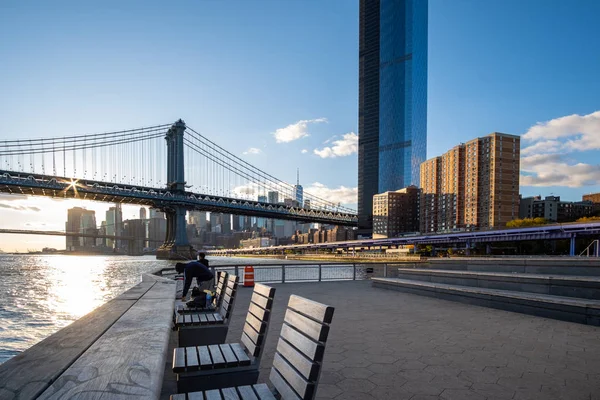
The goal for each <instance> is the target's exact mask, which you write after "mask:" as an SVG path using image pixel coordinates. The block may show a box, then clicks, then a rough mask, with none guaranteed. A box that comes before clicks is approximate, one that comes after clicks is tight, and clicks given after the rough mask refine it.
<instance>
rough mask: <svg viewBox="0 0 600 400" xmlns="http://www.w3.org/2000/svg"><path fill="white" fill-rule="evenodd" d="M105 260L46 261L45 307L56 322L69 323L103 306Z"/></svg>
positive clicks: (56, 259) (93, 258)
mask: <svg viewBox="0 0 600 400" xmlns="http://www.w3.org/2000/svg"><path fill="white" fill-rule="evenodd" d="M105 269H106V262H105V260H104V257H77V256H68V257H53V258H49V259H48V275H49V276H48V297H47V300H46V306H47V308H48V311H49V312H50V315H54V316H55V317H57V319H63V318H66V319H68V320H72V319H73V318H79V317H82V316H83V315H85V314H87V313H89V312H90V311H92V310H93V309H95V308H97V307H98V306H100V305H101V304H102V303H104V302H105V301H104V296H103V292H105V290H104V289H105V286H106V280H105V279H103V275H104V273H105Z"/></svg>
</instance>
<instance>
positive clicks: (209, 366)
mask: <svg viewBox="0 0 600 400" xmlns="http://www.w3.org/2000/svg"><path fill="white" fill-rule="evenodd" d="M274 295H275V288H272V287H269V286H265V285H262V284H260V283H257V284H255V286H254V291H253V293H252V298H251V300H250V306H249V307H248V314H247V316H246V322H245V324H244V329H243V332H242V337H241V341H240V343H239V344H238V343H234V344H231V345H230V346H231V348H232V349H234V347H235V348H239V349H241V350H242V352H243V354H239V353H236V354H235V356H236V358H237V359H238V362H237V363H235V362H233V361H232V363H231V364H229V365H228V363H227V362H222V361H223V360H222V359H221V356H222V357H223V358H225V359H226V358H227V355H226V354H225V353H224V352H223V351H222V349H223V348H222V347H219V348H218V349H217V348H214V347H213V348H212V349H210V348H207V347H204V346H198V347H196V346H186V347H185V348H183V347H179V348H176V349H175V350H174V352H173V372H175V373H177V391H178V392H179V393H182V392H189V391H197V390H209V389H216V388H219V387H223V386H231V385H232V384H233V385H251V384H255V383H256V382H257V380H258V374H259V370H258V369H259V366H260V359H261V357H262V353H263V350H264V345H265V340H266V336H267V333H268V328H269V320H270V316H271V311H272V309H273V297H274ZM224 301H226V298H224ZM207 350H208V352H209V353H210V352H211V351H212V350H214V351H216V352H217V353H216V357H215V354H212V353H211V354H210V355H209V356H208V357H206V354H207ZM219 350H220V352H219ZM196 354H197V355H198V356H199V357H198V358H196ZM244 355H245V357H246V358H247V361H246V358H245V357H244ZM202 358H204V360H205V362H203V360H202Z"/></svg>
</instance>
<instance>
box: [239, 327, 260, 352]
mask: <svg viewBox="0 0 600 400" xmlns="http://www.w3.org/2000/svg"><path fill="white" fill-rule="evenodd" d="M242 343H243V344H244V346H246V349H248V353H250V354H251V355H252V356H254V357H258V355H259V353H260V346H257V345H256V344H254V342H253V341H252V339H250V338H249V337H248V335H246V334H245V333H242Z"/></svg>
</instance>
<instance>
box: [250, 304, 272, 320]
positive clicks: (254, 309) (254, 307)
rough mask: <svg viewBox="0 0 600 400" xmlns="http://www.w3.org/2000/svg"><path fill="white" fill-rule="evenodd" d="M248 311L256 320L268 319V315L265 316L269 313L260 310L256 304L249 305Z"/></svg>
mask: <svg viewBox="0 0 600 400" xmlns="http://www.w3.org/2000/svg"><path fill="white" fill-rule="evenodd" d="M248 311H249V312H251V313H252V314H254V316H255V317H256V318H258V319H261V320H266V319H268V315H267V314H268V313H269V311H267V310H263V309H262V308H260V307H259V306H257V305H256V304H252V303H250V305H249V306H248Z"/></svg>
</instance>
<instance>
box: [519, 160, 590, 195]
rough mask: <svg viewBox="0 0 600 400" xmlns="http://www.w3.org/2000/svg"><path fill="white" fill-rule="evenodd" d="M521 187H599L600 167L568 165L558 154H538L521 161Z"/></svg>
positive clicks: (581, 164)
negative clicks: (522, 172)
mask: <svg viewBox="0 0 600 400" xmlns="http://www.w3.org/2000/svg"><path fill="white" fill-rule="evenodd" d="M521 170H522V171H524V172H525V174H521V177H520V185H521V186H566V187H572V188H574V187H582V186H592V185H600V165H592V164H584V163H576V164H573V163H568V162H567V161H565V160H564V159H563V157H562V156H561V155H560V154H538V155H534V156H529V157H523V158H522V159H521Z"/></svg>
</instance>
